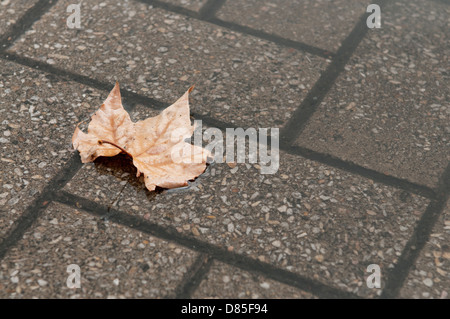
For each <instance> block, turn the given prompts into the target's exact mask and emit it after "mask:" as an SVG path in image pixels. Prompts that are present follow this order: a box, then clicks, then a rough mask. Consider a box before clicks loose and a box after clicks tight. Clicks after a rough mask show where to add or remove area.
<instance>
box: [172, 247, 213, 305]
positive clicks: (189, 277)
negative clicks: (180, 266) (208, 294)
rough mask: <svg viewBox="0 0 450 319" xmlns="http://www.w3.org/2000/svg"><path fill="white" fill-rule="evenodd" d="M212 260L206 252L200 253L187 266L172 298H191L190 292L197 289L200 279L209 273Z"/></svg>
mask: <svg viewBox="0 0 450 319" xmlns="http://www.w3.org/2000/svg"><path fill="white" fill-rule="evenodd" d="M212 262H213V259H212V258H211V257H210V256H209V255H208V254H205V253H200V255H199V256H198V257H197V259H196V260H195V262H194V264H193V265H192V266H191V267H190V268H189V270H188V272H187V273H186V274H185V276H184V277H183V280H182V281H181V282H180V284H179V285H178V287H177V288H176V289H175V298H174V299H190V298H192V294H193V293H194V292H195V291H196V290H197V288H198V287H199V286H200V283H201V282H202V280H203V279H204V278H205V277H206V276H207V274H208V273H209V270H210V269H211V265H212ZM169 298H171V297H169Z"/></svg>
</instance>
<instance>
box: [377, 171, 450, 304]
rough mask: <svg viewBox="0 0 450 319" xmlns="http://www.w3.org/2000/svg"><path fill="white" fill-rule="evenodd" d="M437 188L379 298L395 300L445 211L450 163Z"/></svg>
mask: <svg viewBox="0 0 450 319" xmlns="http://www.w3.org/2000/svg"><path fill="white" fill-rule="evenodd" d="M439 182H440V183H439V186H438V191H437V193H438V199H437V200H433V201H432V202H431V203H430V204H429V205H428V207H427V209H426V210H425V213H423V215H422V217H421V218H420V220H419V222H418V223H417V226H416V227H415V229H414V232H413V235H412V236H411V238H410V239H409V240H408V243H407V244H406V246H405V248H404V249H403V251H402V254H401V256H400V257H399V260H398V262H397V263H396V265H395V267H394V269H393V270H392V271H391V272H390V273H389V276H388V279H387V281H386V285H385V288H384V289H383V292H382V294H381V298H396V297H398V294H399V293H400V290H401V288H402V287H403V285H404V283H405V281H406V279H407V278H408V275H409V273H410V271H411V268H412V267H413V266H414V264H415V262H416V261H417V259H418V257H419V255H420V252H421V251H422V249H423V248H424V247H425V245H426V244H427V242H428V240H429V239H430V235H431V233H432V231H433V228H434V226H435V224H436V223H437V221H438V219H439V217H440V216H441V214H442V213H443V211H444V209H445V207H446V206H445V205H446V204H447V200H448V199H449V197H450V163H449V164H448V165H447V168H446V170H445V172H444V173H443V174H442V176H441V178H440V181H439Z"/></svg>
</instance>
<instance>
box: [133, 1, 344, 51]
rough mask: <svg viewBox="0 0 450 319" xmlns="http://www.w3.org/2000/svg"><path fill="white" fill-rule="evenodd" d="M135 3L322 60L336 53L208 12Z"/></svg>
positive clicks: (170, 5) (163, 3)
mask: <svg viewBox="0 0 450 319" xmlns="http://www.w3.org/2000/svg"><path fill="white" fill-rule="evenodd" d="M135 1H138V2H142V3H145V4H148V5H153V6H156V7H159V8H161V9H164V10H166V11H169V12H173V13H177V14H181V15H184V16H186V17H189V18H193V19H196V20H200V21H204V22H208V23H211V24H214V25H217V26H220V27H222V28H225V29H229V30H232V31H236V32H240V33H242V34H247V35H251V36H254V37H257V38H260V39H263V40H266V41H270V42H272V43H275V44H278V45H281V46H284V47H289V48H292V49H295V50H298V51H303V52H306V53H310V54H312V55H316V56H319V57H322V58H326V59H329V58H333V56H334V55H335V54H334V53H332V52H330V51H327V50H324V49H321V48H318V47H314V46H311V45H308V44H305V43H302V42H298V41H294V40H290V39H287V38H283V37H280V36H278V35H275V34H270V33H266V32H264V31H261V30H257V29H253V28H250V27H247V26H243V25H240V24H236V23H233V22H227V21H223V20H220V19H218V18H215V17H214V15H210V14H207V11H206V12H205V13H203V14H202V13H198V12H195V11H192V10H189V9H186V8H183V7H179V6H176V5H173V4H170V3H167V2H163V1H159V0H135ZM212 1H217V2H222V0H212ZM223 2H224V1H223ZM219 5H223V3H219V4H214V5H212V6H213V7H212V8H213V9H214V10H216V9H217V10H218V9H220V7H217V8H216V7H215V6H219ZM205 6H206V4H205ZM205 10H206V9H205ZM212 13H215V12H212Z"/></svg>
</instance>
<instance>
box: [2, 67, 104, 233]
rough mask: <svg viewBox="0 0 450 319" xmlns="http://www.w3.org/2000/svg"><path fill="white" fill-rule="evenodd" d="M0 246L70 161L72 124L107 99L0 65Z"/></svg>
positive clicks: (39, 74)
mask: <svg viewBox="0 0 450 319" xmlns="http://www.w3.org/2000/svg"><path fill="white" fill-rule="evenodd" d="M1 63H2V77H1V78H0V132H1V133H0V134H1V136H0V149H1V156H0V161H1V165H0V172H1V175H0V241H2V240H3V238H4V237H5V236H6V233H7V232H8V230H9V229H10V228H11V227H12V224H13V223H14V222H15V221H16V220H17V218H18V217H19V216H20V215H21V214H22V213H23V212H24V210H25V209H26V207H27V206H28V205H30V204H31V203H32V201H33V200H34V199H35V198H36V197H37V196H39V195H40V194H41V193H42V190H43V188H44V187H45V185H46V184H47V183H48V182H49V181H50V180H51V178H52V177H54V175H55V174H56V173H57V172H58V171H59V170H61V169H62V167H64V165H65V163H66V162H67V160H68V159H69V158H70V157H71V156H72V155H73V152H72V151H71V146H70V145H71V138H72V134H73V131H74V130H75V127H76V124H77V123H78V122H80V121H82V120H84V119H86V118H89V115H90V114H91V113H92V111H94V110H95V109H96V108H98V107H99V106H100V105H101V103H102V102H103V99H104V98H106V96H107V93H106V92H101V91H98V90H95V89H92V88H89V87H87V86H84V85H81V84H78V83H74V82H67V81H62V80H60V79H57V78H56V77H55V76H51V75H48V74H45V73H42V72H38V71H35V70H33V69H30V68H28V67H24V66H21V65H18V64H15V63H12V62H6V61H2V62H1Z"/></svg>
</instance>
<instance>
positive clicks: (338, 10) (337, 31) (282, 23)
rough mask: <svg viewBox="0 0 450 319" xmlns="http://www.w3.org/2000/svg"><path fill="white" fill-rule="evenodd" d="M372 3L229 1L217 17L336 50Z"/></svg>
mask: <svg viewBox="0 0 450 319" xmlns="http://www.w3.org/2000/svg"><path fill="white" fill-rule="evenodd" d="M369 3H370V2H369V1H367V0H337V1H335V0H334V1H329V0H307V1H305V0H248V1H227V2H226V3H225V5H224V6H223V7H222V8H221V10H220V11H219V12H218V13H217V17H218V18H220V19H222V20H225V21H229V22H234V23H237V24H241V25H244V26H247V27H251V28H254V29H257V30H263V31H265V32H267V33H269V34H275V35H278V36H281V37H283V38H287V39H290V40H294V41H299V42H302V43H305V44H308V45H312V46H315V47H319V48H322V49H324V50H328V51H329V52H336V51H337V49H338V48H339V47H340V45H341V42H342V41H343V40H344V39H345V38H346V37H347V35H348V34H349V33H350V32H351V30H352V29H353V27H354V26H355V24H356V22H357V21H358V19H359V17H360V16H361V15H363V14H364V12H365V11H366V8H367V5H368V4H369Z"/></svg>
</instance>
